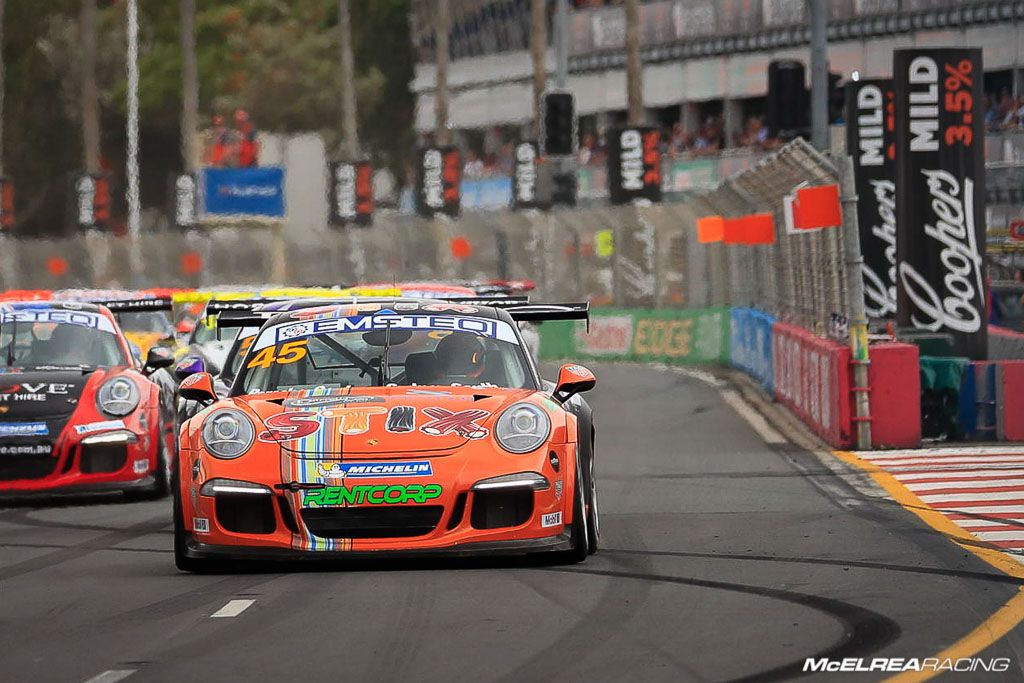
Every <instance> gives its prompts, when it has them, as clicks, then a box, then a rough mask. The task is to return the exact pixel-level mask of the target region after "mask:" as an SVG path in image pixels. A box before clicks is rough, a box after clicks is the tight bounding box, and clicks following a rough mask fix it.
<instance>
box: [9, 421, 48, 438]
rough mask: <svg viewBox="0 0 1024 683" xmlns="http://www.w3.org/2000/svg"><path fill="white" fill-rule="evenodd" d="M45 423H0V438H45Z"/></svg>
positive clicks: (46, 429)
mask: <svg viewBox="0 0 1024 683" xmlns="http://www.w3.org/2000/svg"><path fill="white" fill-rule="evenodd" d="M49 433H50V429H49V428H48V427H47V426H46V423H45V422H0V436H46V435H47V434H49Z"/></svg>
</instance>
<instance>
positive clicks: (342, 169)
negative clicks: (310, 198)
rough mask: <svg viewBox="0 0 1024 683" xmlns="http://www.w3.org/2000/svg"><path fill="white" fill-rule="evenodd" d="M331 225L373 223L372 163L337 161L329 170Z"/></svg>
mask: <svg viewBox="0 0 1024 683" xmlns="http://www.w3.org/2000/svg"><path fill="white" fill-rule="evenodd" d="M329 171H330V176H331V177H330V181H331V187H330V197H331V216H330V221H331V225H346V224H348V223H355V224H357V225H370V224H371V223H372V222H373V167H372V166H371V165H370V162H369V161H357V162H354V163H353V162H349V161H334V162H331V164H330V166H329Z"/></svg>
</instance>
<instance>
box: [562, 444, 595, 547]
mask: <svg viewBox="0 0 1024 683" xmlns="http://www.w3.org/2000/svg"><path fill="white" fill-rule="evenodd" d="M575 488H576V490H575V491H574V492H573V495H572V527H571V529H572V550H566V551H563V552H560V553H559V554H558V559H559V560H560V561H562V562H564V563H566V564H576V563H578V562H582V561H583V560H585V559H587V556H588V555H589V554H590V543H589V541H588V539H589V538H590V532H589V531H588V530H587V527H588V526H589V525H588V524H587V510H586V504H585V502H584V500H585V498H586V495H587V494H586V488H585V484H584V482H583V468H582V467H580V466H579V465H578V464H577V467H576V487H575Z"/></svg>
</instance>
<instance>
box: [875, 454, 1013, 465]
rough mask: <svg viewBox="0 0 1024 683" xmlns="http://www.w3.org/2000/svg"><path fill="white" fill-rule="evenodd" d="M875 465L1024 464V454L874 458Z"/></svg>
mask: <svg viewBox="0 0 1024 683" xmlns="http://www.w3.org/2000/svg"><path fill="white" fill-rule="evenodd" d="M871 463H872V464H873V465H880V466H882V467H889V466H890V465H891V466H893V467H908V466H913V467H929V466H932V465H935V466H938V467H942V466H944V465H981V466H984V465H988V464H992V463H1000V464H1002V463H1014V464H1016V465H1018V466H1020V465H1024V455H987V456H985V457H983V458H982V457H973V456H972V457H963V458H954V457H948V458H944V459H942V460H939V459H935V460H922V459H921V458H900V459H898V460H887V459H886V460H883V459H879V460H872V461H871Z"/></svg>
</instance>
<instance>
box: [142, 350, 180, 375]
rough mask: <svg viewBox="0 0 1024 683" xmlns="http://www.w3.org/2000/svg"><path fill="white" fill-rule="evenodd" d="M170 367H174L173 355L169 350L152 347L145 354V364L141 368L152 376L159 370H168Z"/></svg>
mask: <svg viewBox="0 0 1024 683" xmlns="http://www.w3.org/2000/svg"><path fill="white" fill-rule="evenodd" d="M172 365H174V354H173V353H171V350H170V349H165V348H163V347H162V346H153V347H151V348H150V349H149V352H148V353H146V364H145V365H143V366H142V369H143V370H144V371H145V372H147V373H149V374H152V373H153V372H155V371H157V370H159V369H160V368H169V367H171V366H172Z"/></svg>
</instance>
